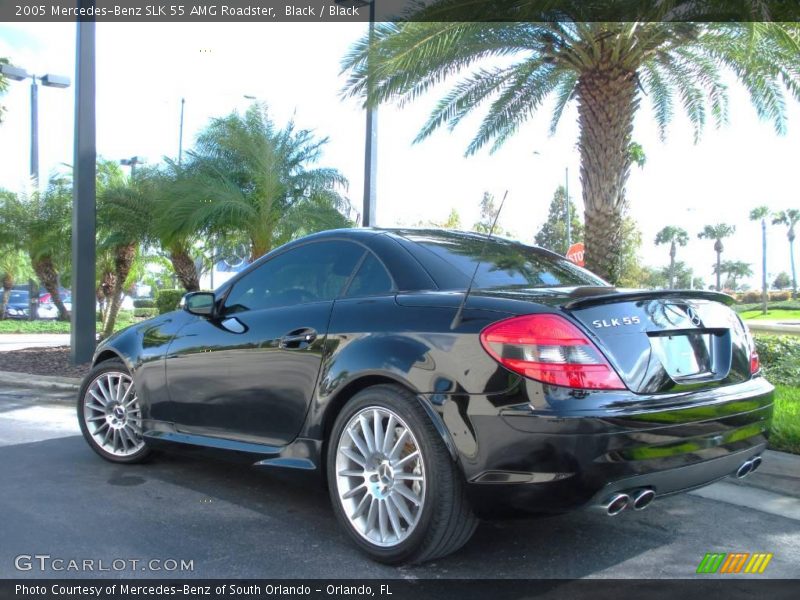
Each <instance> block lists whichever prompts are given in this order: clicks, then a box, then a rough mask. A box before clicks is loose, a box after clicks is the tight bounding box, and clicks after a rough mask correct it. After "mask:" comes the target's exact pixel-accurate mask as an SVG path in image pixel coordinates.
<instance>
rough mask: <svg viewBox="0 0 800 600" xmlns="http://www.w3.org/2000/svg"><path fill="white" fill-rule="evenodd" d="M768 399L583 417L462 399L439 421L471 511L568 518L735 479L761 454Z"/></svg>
mask: <svg viewBox="0 0 800 600" xmlns="http://www.w3.org/2000/svg"><path fill="white" fill-rule="evenodd" d="M772 395H773V388H772V386H771V385H770V384H769V383H768V382H767V381H765V380H764V379H763V378H756V379H753V380H751V381H748V382H745V383H742V384H739V385H736V386H728V387H726V388H724V389H723V388H720V389H718V390H716V392H715V393H714V394H703V395H697V396H696V397H692V396H688V395H682V396H680V397H679V398H674V399H673V400H674V402H672V403H670V402H666V401H665V399H663V398H662V399H661V400H660V401H659V402H658V403H654V404H650V405H647V403H639V404H638V406H633V405H630V406H629V407H628V408H617V409H606V410H604V411H598V410H596V409H595V410H593V411H591V412H588V414H581V413H580V412H577V411H573V412H570V413H561V414H557V413H556V411H553V410H550V411H541V410H535V409H533V408H531V406H530V405H525V406H522V405H514V406H508V405H506V406H504V407H497V410H496V411H492V410H487V405H486V401H487V400H488V397H484V398H483V400H479V399H477V398H475V397H471V400H469V401H468V404H466V405H465V404H464V399H463V397H462V399H461V400H460V401H458V402H459V404H460V410H459V411H458V412H457V413H456V412H455V411H453V410H448V407H447V406H444V407H443V408H444V410H442V411H441V412H440V414H441V415H442V417H443V420H444V422H445V425H446V427H447V428H448V430H449V432H450V435H451V439H452V441H453V444H454V445H455V447H456V448H457V449H458V456H459V462H460V465H461V467H462V470H463V472H464V476H465V479H466V481H467V489H468V493H469V496H470V499H471V501H472V503H473V506H474V507H475V509H476V512H478V513H479V514H480V515H481V516H487V517H492V516H506V515H509V514H511V515H513V514H519V513H542V512H544V513H548V512H549V513H558V512H565V511H569V510H573V509H577V508H581V507H584V506H589V505H594V504H598V503H600V502H601V501H602V500H604V499H605V498H607V497H608V496H610V495H611V494H613V493H614V492H617V491H629V490H633V489H638V488H644V487H646V488H651V489H653V490H654V491H655V493H656V497H660V496H664V495H668V494H674V493H677V492H682V491H687V490H690V489H693V488H697V487H701V486H703V485H707V484H709V483H712V482H714V481H716V480H718V479H721V478H723V477H726V476H728V475H732V474H734V473H735V472H736V470H737V469H738V468H739V466H740V465H741V464H742V463H743V462H745V461H746V460H748V459H750V458H752V457H754V456H757V455H758V454H760V453H761V452H762V451H763V450H764V449H765V448H766V445H767V436H768V432H769V426H770V420H771V417H772ZM454 401H455V399H454ZM645 407H646V408H645ZM492 412H494V414H487V413H492Z"/></svg>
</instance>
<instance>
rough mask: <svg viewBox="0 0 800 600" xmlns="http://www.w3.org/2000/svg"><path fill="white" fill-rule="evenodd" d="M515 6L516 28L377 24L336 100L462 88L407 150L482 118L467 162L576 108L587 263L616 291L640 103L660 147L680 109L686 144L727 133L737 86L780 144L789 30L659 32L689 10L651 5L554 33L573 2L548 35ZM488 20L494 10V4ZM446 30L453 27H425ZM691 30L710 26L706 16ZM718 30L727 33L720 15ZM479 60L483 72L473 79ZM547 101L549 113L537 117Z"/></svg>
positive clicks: (798, 41) (674, 26)
mask: <svg viewBox="0 0 800 600" xmlns="http://www.w3.org/2000/svg"><path fill="white" fill-rule="evenodd" d="M511 4H513V10H514V11H515V12H514V15H513V17H512V18H510V19H508V20H509V21H511V20H513V21H514V22H500V23H486V22H476V21H480V20H483V21H485V20H487V19H486V18H485V17H486V15H485V14H484V18H483V19H473V22H464V21H466V20H468V19H466V18H464V17H462V19H461V20H458V18H457V17H458V14H463V12H462V13H458V12H456V13H450V12H448V11H449V10H451V9H452V10H454V11H458V10H461V11H464V10H465V9H464V6H465V3H458V2H452V1H450V0H438V1H436V2H433V3H431V4H429V5H428V6H427V7H426V8H423V9H421V11H420V13H418V14H417V15H416V19H415V20H413V19H412V21H404V22H400V23H380V24H377V25H376V27H375V31H374V35H370V36H365V37H364V38H362V39H361V40H360V41H359V42H357V43H356V44H354V45H353V47H352V48H351V50H350V51H349V52H348V53H347V55H346V56H345V57H344V59H343V62H342V67H343V71H345V72H349V78H348V80H347V83H346V85H345V89H344V94H345V95H347V96H359V97H362V98H365V103H366V104H367V105H377V104H380V103H383V102H387V101H390V100H395V101H397V102H398V103H399V104H400V105H401V106H402V105H403V104H405V103H408V102H410V101H412V100H414V99H416V98H417V97H419V96H421V95H423V94H424V93H425V92H426V91H428V90H429V89H431V88H433V87H435V86H437V85H439V84H441V83H442V82H444V81H445V80H448V79H452V78H453V77H455V76H456V75H458V74H462V75H463V77H462V78H461V79H460V80H458V81H457V82H456V83H455V84H454V85H453V87H452V88H451V90H450V91H449V92H448V93H446V94H445V95H444V97H443V98H442V99H441V100H439V102H438V103H437V104H436V106H435V108H434V109H433V111H432V113H431V114H430V117H429V118H428V121H427V122H426V123H425V124H424V125H423V127H422V129H421V130H420V132H419V133H418V135H417V137H416V140H415V141H417V142H418V141H421V140H423V139H425V138H427V137H428V136H429V135H431V134H432V133H433V132H434V131H435V130H437V129H438V128H440V127H442V126H445V125H446V126H448V127H449V128H450V129H452V128H454V127H455V126H456V125H458V124H459V123H460V122H461V121H462V120H464V119H465V118H466V117H467V116H468V115H471V114H472V113H473V112H475V109H477V108H478V107H479V106H485V105H486V104H488V111H487V112H486V114H485V116H484V117H483V121H482V122H481V124H480V126H479V127H478V131H477V133H476V135H475V137H474V138H473V140H472V142H471V143H470V144H469V145H468V147H467V150H466V153H467V154H468V155H470V154H474V153H475V152H477V151H478V150H479V149H481V148H483V147H484V146H485V145H486V144H491V149H492V151H493V150H495V149H497V148H498V147H499V146H500V145H502V144H503V143H504V142H505V141H506V140H507V139H508V138H509V137H511V136H512V135H513V134H515V133H516V132H517V130H518V129H519V127H520V126H521V125H522V124H523V123H524V122H525V121H527V120H528V119H529V118H530V117H531V116H532V115H533V114H534V113H535V112H536V111H537V110H538V109H540V108H541V107H542V106H552V107H553V108H552V124H551V130H552V131H555V128H556V126H557V125H558V122H559V120H560V118H561V116H562V115H563V114H564V109H565V107H566V106H567V104H569V103H570V101H573V100H574V101H575V102H576V103H577V107H578V122H579V125H580V134H579V139H578V148H579V151H580V157H581V172H580V177H581V182H582V188H583V200H584V206H585V223H586V263H587V266H588V267H589V268H590V269H591V270H593V271H595V272H596V273H597V274H598V275H600V276H602V277H605V278H606V279H609V280H610V281H612V282H614V283H616V280H617V278H618V276H619V272H620V260H619V255H620V252H619V250H620V247H621V245H622V234H621V231H622V221H623V218H622V213H623V208H624V206H625V184H626V182H627V179H628V174H629V171H630V167H631V161H632V156H631V154H630V152H628V149H629V147H630V143H631V132H632V129H633V120H634V115H635V114H636V112H637V110H638V108H639V106H640V103H641V100H642V98H643V97H646V98H648V99H649V100H650V103H651V104H652V107H653V110H654V116H655V120H656V123H657V124H658V127H659V129H660V131H661V134H662V137H663V136H664V133H665V131H666V127H667V124H668V123H669V122H670V120H671V119H672V116H673V114H674V112H675V105H676V104H680V106H681V107H682V108H683V109H684V110H685V112H686V113H687V115H688V117H689V120H690V122H691V124H692V126H693V128H694V134H695V139H698V138H699V135H700V132H701V130H702V128H703V127H704V125H705V123H706V121H707V120H708V119H709V117H710V118H711V119H712V120H713V121H714V122H715V123H716V124H717V125H720V124H723V123H725V122H727V119H728V114H727V91H726V86H725V84H724V83H723V73H724V72H730V73H732V74H733V75H734V76H735V77H736V78H737V79H738V80H739V82H740V83H741V84H742V85H743V86H744V87H745V88H746V89H747V90H748V92H749V93H750V97H751V101H752V103H753V105H754V106H755V108H756V110H757V112H758V114H759V115H760V116H761V117H763V118H767V119H770V120H771V121H772V122H773V123H774V125H775V128H776V129H777V131H778V132H783V131H784V129H785V123H784V120H785V110H784V109H785V105H784V94H785V92H786V91H788V92H789V94H791V95H792V96H793V97H794V98H796V99H798V98H800V69H798V58H797V57H798V55H800V26H798V24H796V23H788V24H787V23H784V24H780V23H772V22H770V23H708V22H705V23H702V22H694V23H688V22H687V23H664V22H660V21H665V20H667V19H665V18H663V15H662V14H661V12H659V11H668V10H678V11H680V10H681V7H676V5H678V4H682V5H685V6H683V7H682V8H683V9H685V10H687V11H691V10H693V5H694V4H697V3H691V2H689V1H688V0H676V1H674V2H659V3H652V4H651V5H649V6H651V8H650V10H651V11H653V12H652V13H651V14H648V15H647V17H648V18H642V19H638V20H637V22H592V23H586V22H564V21H565V19H564V15H565V14H566V15H569V14H580V11H581V9H582V6H581V4H582V3H581V2H578V1H577V0H574V1H567V2H560V3H559V4H558V7H559V9H561V12H559V15H560V18H556V20H553V21H550V20H545V19H542V18H541V17H539V18H535V15H531V16H530V18H526V13H525V10H528V9H530V10H534V11H537V12H538V11H539V9H540V8H541V3H530V2H521V3H520V2H514V3H511ZM583 4H585V3H583ZM700 4H702V3H700ZM501 5H505V4H503V3H501ZM468 6H470V7H476V6H479V5H478V4H476V3H472V4H469V5H468ZM488 6H491V7H493V8H492V10H494V7H495V3H489V4H488ZM642 6H644V4H642ZM570 7H571V8H570ZM466 10H469V8H467V9H466ZM474 10H481V9H480V7H478V8H474ZM689 14H691V13H689ZM454 15H455V18H450V17H453V16H454ZM446 20H449V21H450V22H444V23H443V22H431V21H446ZM495 20H497V21H501V20H503V19H500V18H496V19H495ZM697 20H698V21H701V20H704V21H708V20H709V19H708V15H706V16H705V18H704V19H697ZM720 20H726V21H727V20H730V13H729V14H728V15H727V16H726V17H725V18H724V19H720ZM545 21H546V22H545ZM485 59H490V60H489V62H488V63H487V62H483V64H482V65H481V64H480V63H481V62H482V61H484V60H485ZM492 59H500V62H502V63H503V64H499V65H498V64H497V63H498V60H492ZM551 96H552V97H554V99H555V101H554V103H552V104H546V103H545V100H546V99H547V98H549V97H551Z"/></svg>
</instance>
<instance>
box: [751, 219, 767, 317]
mask: <svg viewBox="0 0 800 600" xmlns="http://www.w3.org/2000/svg"><path fill="white" fill-rule="evenodd" d="M768 216H769V208H767V207H766V206H757V207H755V208H754V209H753V210H751V211H750V220H751V221H761V312H762V313H763V314H767V302H768V301H769V292H768V291H767V289H768V288H767V217H768Z"/></svg>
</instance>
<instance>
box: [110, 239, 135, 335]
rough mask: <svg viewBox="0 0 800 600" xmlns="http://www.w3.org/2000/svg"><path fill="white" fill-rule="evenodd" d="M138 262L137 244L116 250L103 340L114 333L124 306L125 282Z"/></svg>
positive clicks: (126, 245)
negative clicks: (112, 287) (112, 286)
mask: <svg viewBox="0 0 800 600" xmlns="http://www.w3.org/2000/svg"><path fill="white" fill-rule="evenodd" d="M134 260H136V243H133V244H125V245H123V246H117V247H116V248H114V289H113V291H112V293H111V302H109V305H108V312H107V313H106V318H105V321H104V322H103V338H107V337H109V336H110V335H111V334H112V333H114V323H115V322H116V320H117V314H118V313H119V307H120V305H121V304H122V295H123V294H124V292H125V280H126V279H127V278H128V274H129V273H130V272H131V267H133V261H134Z"/></svg>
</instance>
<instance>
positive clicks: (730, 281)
mask: <svg viewBox="0 0 800 600" xmlns="http://www.w3.org/2000/svg"><path fill="white" fill-rule="evenodd" d="M713 269H714V270H713V272H714V273H715V274H716V275H717V280H718V281H719V278H720V276H721V275H723V274H725V275H727V276H728V277H727V279H726V281H725V287H726V288H729V289H731V290H734V291H735V290H737V289H738V285H737V284H738V281H739V279H741V278H742V277H750V276H751V275H752V274H753V270H752V269H751V268H750V264H749V263H746V262H742V261H739V260H725V261H722V263H719V262H718V263H717V264H715V265H714V268H713Z"/></svg>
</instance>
